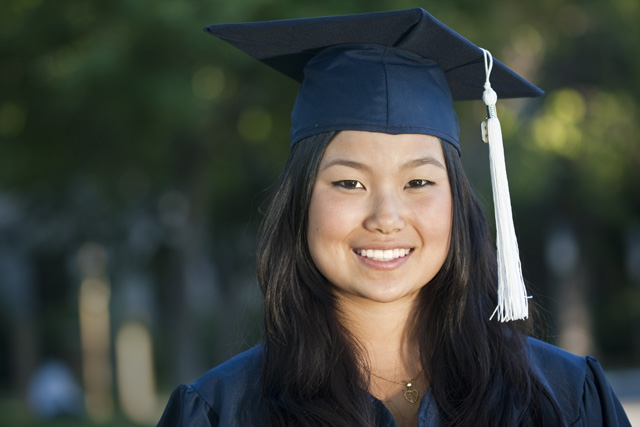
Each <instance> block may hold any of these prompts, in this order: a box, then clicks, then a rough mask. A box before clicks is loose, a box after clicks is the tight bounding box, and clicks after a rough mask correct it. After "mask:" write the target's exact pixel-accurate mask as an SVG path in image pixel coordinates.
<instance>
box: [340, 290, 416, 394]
mask: <svg viewBox="0 0 640 427" xmlns="http://www.w3.org/2000/svg"><path fill="white" fill-rule="evenodd" d="M338 307H339V310H340V315H341V318H342V322H343V325H344V326H345V327H346V328H347V330H348V331H349V332H350V333H351V334H352V335H353V337H354V338H355V339H356V341H357V342H358V343H360V345H361V346H362V350H363V351H365V352H366V354H364V355H363V356H366V358H367V364H366V365H365V366H366V368H367V369H368V370H370V371H371V372H372V373H374V374H376V375H379V376H382V377H384V378H389V379H395V378H398V377H400V379H399V381H402V380H408V379H411V378H413V377H415V375H417V374H418V373H419V371H420V370H421V367H420V353H419V346H418V343H417V342H416V340H415V339H413V334H412V320H413V313H414V310H415V308H414V304H413V301H405V300H403V301H394V302H389V303H379V302H375V301H370V300H355V299H342V300H340V302H339V305H338ZM385 375H386V376H385ZM407 376H408V377H407Z"/></svg>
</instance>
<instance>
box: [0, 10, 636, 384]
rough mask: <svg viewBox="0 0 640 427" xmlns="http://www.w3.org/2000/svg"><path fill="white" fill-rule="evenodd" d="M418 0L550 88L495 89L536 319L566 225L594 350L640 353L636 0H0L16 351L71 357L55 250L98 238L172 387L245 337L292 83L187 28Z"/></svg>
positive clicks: (251, 328)
mask: <svg viewBox="0 0 640 427" xmlns="http://www.w3.org/2000/svg"><path fill="white" fill-rule="evenodd" d="M416 6H422V7H425V8H426V9H428V10H429V11H430V12H431V13H433V14H434V16H436V17H437V18H438V19H440V20H441V21H443V22H444V23H445V24H447V25H449V26H451V27H453V28H456V29H457V30H458V31H459V32H460V33H461V34H462V35H464V36H466V37H468V38H470V39H472V40H474V42H476V43H477V44H479V45H480V46H484V47H488V48H490V49H491V50H492V52H493V53H494V55H495V56H496V57H498V58H500V59H501V60H503V62H505V63H507V64H509V65H510V66H512V67H513V68H514V69H516V71H518V72H520V73H521V74H523V75H525V76H526V77H528V78H530V79H531V80H532V81H534V82H536V83H538V84H539V85H540V86H541V87H543V88H544V89H546V90H547V97H546V98H545V99H543V100H535V101H524V102H523V101H499V105H498V109H499V114H500V116H501V120H502V122H503V128H504V132H505V141H506V144H507V147H506V152H507V157H508V164H507V167H508V171H509V174H510V175H509V176H510V180H511V182H510V184H511V193H512V197H513V202H514V209H515V220H516V229H517V230H518V233H519V235H520V237H521V241H520V246H521V250H522V258H523V265H524V269H525V274H526V276H527V277H528V278H529V280H530V281H531V282H532V284H533V287H534V288H535V291H534V294H535V295H536V299H537V300H538V301H540V302H541V303H542V305H543V306H544V307H546V309H547V310H549V312H550V314H549V318H550V319H549V323H550V325H551V326H552V328H553V327H554V325H555V320H554V319H555V318H556V315H555V314H554V310H555V309H556V307H554V304H553V301H550V300H548V299H545V297H544V296H545V295H546V296H550V297H551V298H554V297H553V295H554V294H553V289H554V283H552V280H553V278H552V277H551V275H550V273H549V268H548V265H547V263H546V261H545V242H546V241H547V238H548V236H549V233H550V230H552V229H554V227H556V226H557V225H558V224H567V223H568V224H571V226H572V228H573V230H574V231H575V233H576V236H577V241H578V244H579V246H580V254H581V258H580V260H579V263H580V265H581V266H582V268H583V270H584V271H586V272H587V273H586V275H585V276H586V277H587V280H588V286H587V288H586V289H588V291H587V292H588V295H587V297H588V298H587V301H588V302H589V304H590V305H591V307H592V309H593V313H595V314H596V315H597V317H596V319H595V321H594V322H593V323H594V324H595V325H596V327H595V331H594V332H595V338H596V345H597V346H598V348H599V351H600V353H601V356H604V358H609V359H614V358H615V359H616V360H618V361H619V362H620V363H630V362H631V361H632V359H633V357H635V358H636V361H637V360H638V358H639V357H640V355H638V354H635V356H634V353H633V350H632V348H633V347H632V344H631V342H632V341H633V339H632V337H631V336H630V334H631V327H630V325H631V323H632V319H633V318H634V317H635V318H637V317H638V316H639V311H640V309H639V308H638V305H637V304H636V305H633V304H627V303H626V301H629V300H630V299H632V298H635V299H636V300H637V299H638V298H639V296H638V293H639V292H640V290H639V287H638V286H637V284H635V285H634V284H633V283H632V280H631V279H630V278H629V277H627V275H626V274H625V269H624V259H625V253H624V251H625V241H626V240H625V238H626V237H625V236H626V234H627V232H628V231H629V230H630V229H631V225H632V224H633V223H634V221H637V220H638V216H639V214H640V206H639V203H640V198H639V197H638V195H639V194H640V188H638V186H639V185H640V184H639V183H640V177H639V176H638V174H639V173H640V172H639V171H640V152H639V150H640V149H639V145H638V135H639V134H640V133H639V129H638V126H640V125H639V124H638V123H640V120H638V119H639V117H638V109H639V107H638V101H637V100H638V99H639V96H640V84H639V83H638V82H637V79H635V76H636V75H638V74H639V72H640V69H639V67H640V59H638V57H637V56H636V55H634V54H632V52H634V51H635V49H636V47H637V45H638V42H639V40H638V39H639V38H640V31H638V29H637V28H636V27H637V24H636V22H637V21H638V18H639V17H640V16H639V15H640V6H638V5H637V2H635V1H633V0H615V1H613V2H604V1H603V0H589V1H583V2H579V3H578V2H571V1H568V0H555V1H552V0H545V1H538V2H524V3H522V2H521V3H515V2H510V3H505V2H502V1H498V0H487V1H484V2H477V1H470V0H456V1H450V2H433V4H423V3H421V2H418V3H416V2H410V1H407V0H396V1H393V2H391V1H389V0H369V1H364V0H351V1H347V2H345V1H334V0H330V1H325V2H317V1H313V2H312V1H308V0H305V1H296V2H294V1H291V0H282V1H278V2H269V1H266V0H238V1H235V2H222V1H218V0H209V1H204V0H192V1H185V2H175V1H169V0H156V1H153V2H151V1H135V2H132V1H126V0H113V1H110V2H88V1H80V0H60V1H56V2H54V1H46V0H6V1H5V2H4V4H3V13H2V14H1V15H0V193H3V194H6V195H8V196H10V197H12V198H14V199H16V200H19V205H20V206H21V211H20V212H21V226H20V232H21V239H20V240H21V250H24V251H27V252H28V254H29V255H28V256H29V260H30V262H31V263H33V265H35V268H34V269H35V273H34V277H35V280H36V282H37V284H36V286H35V289H38V295H37V296H36V297H35V298H34V301H35V302H34V304H35V305H36V306H40V307H45V309H44V310H43V311H42V312H41V313H40V314H39V316H40V318H39V321H40V323H42V324H43V325H46V326H45V327H42V328H40V329H39V332H36V333H38V334H39V336H40V338H39V342H41V343H43V344H42V345H40V346H38V345H34V346H31V348H32V350H31V351H32V352H36V354H32V355H31V359H29V358H25V360H37V359H38V358H42V357H43V356H44V355H46V354H51V353H54V354H55V355H58V356H62V357H63V358H65V359H66V360H68V361H69V362H70V363H73V364H74V366H76V372H77V371H78V369H77V366H78V360H77V358H78V357H79V355H78V349H79V344H78V342H77V341H76V340H77V339H79V338H78V334H77V320H75V311H74V310H76V305H75V304H76V303H75V301H76V299H77V290H78V284H79V283H78V282H79V279H78V273H77V267H75V266H74V264H73V262H72V260H73V259H74V257H75V255H76V253H77V250H78V248H80V247H81V246H82V245H83V244H84V243H86V242H97V243H99V244H101V245H103V246H104V247H105V248H107V250H108V252H109V257H110V263H109V266H110V272H109V273H110V275H111V279H112V283H113V292H114V294H115V295H114V298H113V301H114V303H113V304H114V305H113V307H112V310H113V311H114V312H115V316H114V322H116V323H117V322H119V321H122V320H124V319H125V318H126V317H127V316H129V317H131V316H133V317H139V318H140V319H142V320H143V321H144V322H146V323H147V324H148V325H149V326H150V327H152V330H153V333H154V338H155V343H156V357H157V358H158V367H159V373H160V375H161V378H160V380H161V382H162V384H164V385H169V386H174V385H175V384H177V383H178V382H186V381H190V380H191V379H193V378H194V377H195V376H196V375H198V374H199V373H201V372H202V371H203V370H204V369H206V368H207V367H208V366H211V365H212V364H214V363H217V362H220V361H221V360H223V359H224V358H226V357H228V356H229V355H230V354H232V353H234V352H235V351H237V350H238V349H239V348H240V347H242V346H246V345H249V344H251V343H252V342H253V341H255V340H257V339H258V336H259V324H260V320H259V319H260V297H259V295H258V290H257V286H256V285H255V279H254V274H253V253H254V250H253V247H254V239H255V238H254V236H255V230H256V227H257V224H258V223H259V221H260V213H259V208H260V207H261V206H262V204H263V201H264V200H265V199H266V197H267V194H268V188H269V187H270V185H271V183H272V182H273V181H274V179H275V177H276V175H277V173H278V172H279V170H280V168H281V167H282V165H283V163H284V161H285V158H286V155H287V152H288V132H289V111H290V107H291V104H292V102H293V100H294V98H295V92H296V90H297V84H296V83H295V82H293V81H291V80H289V79H287V78H286V77H283V76H280V75H279V74H278V73H276V72H275V71H273V70H270V69H269V68H267V67H265V66H264V65H262V64H260V63H258V62H257V61H254V60H252V59H251V58H248V57H246V56H245V55H244V54H242V53H240V52H237V51H235V50H234V49H233V48H231V47H229V46H228V45H226V44H225V43H223V42H220V41H218V40H215V39H212V38H211V37H209V36H207V35H205V34H204V33H203V32H202V31H201V30H200V29H201V28H202V27H204V26H205V25H207V24H210V23H217V22H233V21H250V20H262V19H279V18H294V17H304V16H314V15H315V16H318V15H333V14H341V13H357V12H366V11H378V10H391V9H402V8H411V7H416ZM480 104H481V103H467V104H460V105H459V111H460V115H461V123H462V136H463V139H464V140H465V141H464V143H463V161H464V162H465V164H466V166H467V170H468V173H469V175H470V176H471V178H472V180H473V182H474V183H476V186H477V188H478V190H479V191H480V193H481V196H482V198H483V199H485V200H487V201H488V200H490V198H491V193H490V185H489V174H488V167H487V161H486V157H487V155H486V147H485V146H484V144H480V143H479V131H478V128H477V123H478V122H479V121H480V120H482V118H484V114H485V113H484V111H483V107H482V105H480ZM487 206H488V207H490V206H491V203H487ZM2 215H3V213H2V212H0V216H2ZM5 247H7V246H6V245H4V246H0V248H3V249H2V250H5V249H4V248H5ZM6 250H10V249H6ZM134 279H135V280H134ZM131 283H137V284H138V285H131ZM136 286H137V287H136ZM132 287H135V289H138V290H139V292H138V293H132V292H131V290H130V289H131V288H132ZM127 289H129V290H127ZM133 294H135V295H138V297H135V296H131V295H133ZM50 295H55V296H56V298H57V300H56V304H55V306H54V307H52V306H51V304H49V303H48V301H47V300H46V298H48V297H49V296H50ZM139 295H143V296H144V297H140V296H139ZM145 295H146V296H145ZM136 298H141V300H143V301H145V302H143V303H140V304H138V303H137V302H136V301H139V300H138V299H136ZM547 298H548V297H547ZM127 301H128V302H127ZM132 301H133V302H132ZM125 307H129V308H125ZM136 307H137V308H136ZM560 308H561V307H560ZM116 326H117V325H116ZM8 327H9V326H6V327H5V326H3V328H5V329H6V328H8ZM114 330H115V328H114ZM605 331H606V332H605ZM70 332H71V333H70ZM553 333H555V332H552V334H553ZM8 335H9V334H8V332H6V331H5V332H3V333H2V335H0V336H1V337H3V338H2V339H3V340H5V338H4V337H7V336H8ZM5 341H6V340H5ZM6 342H8V341H6ZM6 346H8V344H2V347H6ZM2 362H3V363H9V359H4V358H3V360H2ZM1 372H3V373H5V375H8V374H7V373H8V372H11V370H10V369H8V368H6V369H3V370H2V371H1ZM3 380H5V381H9V379H8V378H4V379H3ZM11 381H13V383H15V382H16V381H17V382H24V381H25V379H24V378H22V379H14V380H11ZM14 385H15V384H14Z"/></svg>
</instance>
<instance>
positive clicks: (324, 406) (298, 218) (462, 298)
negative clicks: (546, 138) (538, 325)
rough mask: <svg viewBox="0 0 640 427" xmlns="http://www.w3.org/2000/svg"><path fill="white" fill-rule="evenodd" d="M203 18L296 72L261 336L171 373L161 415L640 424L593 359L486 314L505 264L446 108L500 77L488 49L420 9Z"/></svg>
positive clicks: (244, 420)
mask: <svg viewBox="0 0 640 427" xmlns="http://www.w3.org/2000/svg"><path fill="white" fill-rule="evenodd" d="M208 31H209V32H210V33H212V34H214V35H216V36H218V37H220V38H223V39H224V40H227V41H229V42H231V43H232V44H234V45H235V46H237V47H239V48H241V49H243V50H245V51H247V52H248V53H250V54H251V55H253V56H255V57H257V58H258V59H261V60H262V61H264V62H265V63H267V64H269V65H271V66H273V67H275V68H276V69H278V70H280V71H282V72H283V73H285V74H287V75H289V76H291V77H294V78H297V79H299V80H301V81H302V87H301V89H300V92H299V94H298V98H297V100H296V105H295V106H294V110H293V113H292V121H293V128H292V150H291V155H290V158H289V160H288V162H287V165H286V166H285V170H284V172H283V174H282V175H281V177H280V180H279V182H278V185H277V187H276V190H275V194H274V196H273V200H272V202H271V206H270V208H269V210H268V212H267V215H266V217H265V220H264V223H263V228H262V233H261V239H260V244H259V252H258V278H259V282H260V285H261V288H262V291H263V293H264V296H265V337H264V342H263V344H262V345H260V346H258V347H255V348H254V349H251V350H249V351H247V352H245V353H242V354H240V355H238V356H236V357H235V358H233V359H231V360H230V361H228V362H226V363H225V364H223V365H221V366H219V367H217V368H214V369H213V370H211V371H209V372H208V373H207V374H205V375H204V376H203V377H202V378H200V379H199V380H198V381H196V382H195V383H194V384H192V385H191V386H182V387H180V388H178V389H177V390H176V391H175V392H174V393H173V395H172V397H171V399H170V401H169V404H168V406H167V409H166V410H165V414H164V415H163V418H162V420H161V421H160V425H163V426H165V425H166V426H169V425H171V426H174V425H185V426H186V425H189V426H210V425H220V426H247V425H264V426H393V425H399V426H485V425H498V426H517V425H526V426H539V425H553V426H555V425H589V426H591V425H593V426H595V425H629V423H628V421H627V420H626V416H625V415H624V412H623V411H622V409H621V407H620V404H619V402H618V401H617V399H616V397H615V396H614V395H613V393H612V392H611V390H610V387H609V385H608V383H607V381H606V379H605V378H604V375H603V373H602V370H601V368H600V367H599V365H598V363H597V362H596V361H595V360H594V359H591V358H581V357H578V356H573V355H570V354H568V353H565V352H563V351H562V350H559V349H557V348H555V347H552V346H550V345H547V344H544V343H542V342H540V341H536V340H534V339H530V338H527V333H528V332H529V323H528V322H527V321H524V320H519V321H517V322H499V321H497V319H496V318H493V317H494V316H493V313H494V312H495V311H496V310H495V306H496V294H497V292H498V288H499V287H500V277H499V276H500V275H499V271H502V270H501V269H502V264H501V265H500V267H498V265H497V261H496V255H495V251H494V250H493V245H492V243H491V242H490V237H489V232H488V227H487V223H486V220H485V218H484V215H483V214H482V211H481V209H480V205H479V203H478V201H477V200H476V198H475V196H474V194H473V192H472V190H471V187H470V185H469V182H468V181H467V178H466V176H465V174H464V171H463V169H462V167H461V163H460V159H459V150H460V146H459V143H458V139H459V130H458V124H457V117H456V115H455V112H454V110H453V106H452V98H453V99H469V98H479V97H480V95H481V94H482V92H483V90H484V89H486V88H487V87H488V86H489V84H488V81H489V77H488V76H489V71H490V69H491V67H485V66H484V65H483V61H482V59H483V52H482V51H481V50H480V49H479V48H477V47H475V46H474V45H472V44H470V43H469V42H468V41H466V40H464V39H463V38H462V37H460V36H459V35H457V34H456V33H454V32H453V31H451V30H450V29H448V28H447V27H445V26H444V25H442V24H441V23H439V22H438V21H436V20H435V19H433V18H432V17H431V16H430V15H428V14H427V13H426V12H425V11H424V10H422V9H414V10H409V11H401V12H387V13H380V14H365V15H352V16H343V17H333V18H317V19H310V20H291V21H276V22H268V23H255V24H235V25H223V26H211V27H208ZM484 58H485V59H486V53H485V54H484ZM493 73H494V76H495V79H492V81H491V83H492V85H493V86H494V87H495V88H496V90H497V91H498V92H499V93H501V94H503V95H504V96H535V95H539V94H540V93H541V92H540V91H539V90H538V89H537V88H535V87H534V86H533V85H531V84H530V83H528V82H526V81H524V80H523V79H522V78H520V77H519V76H517V75H515V74H514V73H513V72H511V71H510V70H508V69H507V68H506V67H504V66H502V65H501V64H499V63H496V69H495V70H493ZM485 82H486V83H487V84H486V85H485ZM487 90H488V89H487ZM494 103H495V100H493V101H492V102H489V104H490V105H491V106H492V105H493V104H494ZM493 138H495V135H493ZM490 139H491V137H490ZM492 160H495V159H492ZM503 195H504V194H503ZM499 247H501V248H502V251H501V252H502V254H501V255H503V256H504V252H508V250H505V246H499ZM507 255H509V254H507ZM511 255H512V254H511ZM510 282H511V281H509V283H507V286H511V283H510ZM507 293H509V289H507ZM515 294H516V297H517V295H518V293H517V292H516V293H515ZM498 301H499V305H500V304H501V302H500V301H501V299H500V298H498ZM524 303H525V305H524V307H525V308H526V294H525V296H524ZM507 305H508V302H507ZM516 305H517V304H516ZM498 311H499V312H498V317H500V320H508V319H507V317H509V315H506V316H505V315H504V313H503V312H502V310H498ZM508 311H509V310H507V312H508ZM525 317H527V313H526V312H525V313H524V314H522V313H521V314H519V315H516V316H515V318H521V319H522V318H525Z"/></svg>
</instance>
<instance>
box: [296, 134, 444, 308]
mask: <svg viewBox="0 0 640 427" xmlns="http://www.w3.org/2000/svg"><path fill="white" fill-rule="evenodd" d="M451 222H452V201H451V190H450V187H449V178H448V176H447V170H446V167H445V160H444V154H443V152H442V147H441V145H440V140H439V139H438V138H436V137H433V136H428V135H413V134H407V135H389V134H385V133H373V132H362V131H342V132H340V133H339V134H338V135H337V136H336V137H335V138H334V140H333V141H332V142H331V143H330V144H329V145H328V146H327V148H326V150H325V153H324V155H323V157H322V159H321V161H320V165H319V166H318V173H317V176H316V181H315V183H314V186H313V193H312V195H311V204H310V207H309V226H308V230H307V235H308V242H309V251H310V253H311V257H312V259H313V261H314V263H315V265H316V266H317V267H318V269H319V270H320V272H321V273H322V274H323V275H324V276H325V277H326V278H327V279H328V280H329V282H331V284H332V285H333V286H334V292H335V293H336V295H337V296H338V297H339V298H350V299H355V300H362V299H366V300H371V301H377V302H392V301H397V300H402V299H411V300H412V299H413V298H415V296H416V295H417V293H418V291H419V290H420V289H421V288H422V286H424V285H425V284H426V283H428V282H429V281H430V280H431V279H432V278H433V277H434V276H435V275H436V273H437V272H438V271H439V270H440V267H442V264H443V263H444V260H445V258H446V256H447V253H448V250H449V242H450V236H451Z"/></svg>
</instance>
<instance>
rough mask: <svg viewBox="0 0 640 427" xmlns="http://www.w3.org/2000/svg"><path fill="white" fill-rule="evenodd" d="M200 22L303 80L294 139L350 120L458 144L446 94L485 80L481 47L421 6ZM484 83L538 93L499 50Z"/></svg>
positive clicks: (474, 95) (362, 126)
mask: <svg viewBox="0 0 640 427" xmlns="http://www.w3.org/2000/svg"><path fill="white" fill-rule="evenodd" d="M205 30H206V31H207V32H209V33H210V34H212V35H214V36H216V37H219V38H220V39H222V40H225V41H227V42H228V43H230V44H232V45H233V46H235V47H237V48H238V49H241V50H243V51H244V52H246V53H248V54H249V55H251V56H253V57H255V58H257V59H259V60H260V61H262V62H264V63H265V64H267V65H269V66H271V67H273V68H275V69H276V70H278V71H280V72H282V73H283V74H285V75H287V76H289V77H291V78H293V79H295V80H297V81H300V82H301V83H302V86H301V88H300V91H299V93H298V99H297V101H296V105H295V106H294V109H293V112H292V122H293V123H292V124H293V126H292V132H291V139H292V141H291V142H292V144H294V143H296V142H297V141H298V140H300V139H302V138H304V137H307V136H310V135H313V134H316V133H320V132H324V131H328V130H345V129H349V130H368V131H379V132H386V133H392V134H397V133H425V134H429V135H434V136H437V137H440V138H442V139H444V140H446V141H448V142H450V143H452V144H453V145H454V146H456V148H458V150H459V149H460V147H459V141H458V139H459V128H458V121H457V116H456V114H455V111H454V110H453V107H452V99H453V100H471V99H481V98H482V93H483V90H484V87H483V86H484V83H485V68H484V59H483V51H482V49H480V48H479V47H477V46H475V45H474V44H473V43H471V42H470V41H468V40H467V39H465V38H464V37H462V36H461V35H459V34H458V33H456V32H455V31H453V30H451V29H450V28H448V27H447V26H445V25H444V24H442V23H441V22H439V21H438V20H436V19H435V18H433V17H432V16H431V15H430V14H429V13H428V12H426V11H425V10H423V9H420V8H416V9H410V10H403V11H394V12H377V13H365V14H357V15H343V16H330V17H320V18H303V19H286V20H277V21H265V22H249V23H236V24H219V25H210V26H208V27H206V28H205ZM445 83H446V84H445ZM491 83H492V87H493V89H494V90H495V91H496V92H497V94H498V96H499V97H502V98H518V97H532V96H540V95H542V91H541V90H540V89H538V88H537V87H535V86H534V85H532V84H531V83H529V82H527V81H526V80H525V79H523V78H522V77H520V76H518V75H517V74H516V73H514V72H513V71H512V70H510V69H509V68H507V67H505V66H504V65H503V64H501V63H500V62H498V61H497V60H496V61H494V66H493V71H492V79H491ZM379 101H380V102H379Z"/></svg>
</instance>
